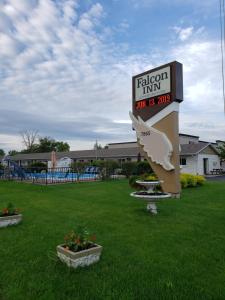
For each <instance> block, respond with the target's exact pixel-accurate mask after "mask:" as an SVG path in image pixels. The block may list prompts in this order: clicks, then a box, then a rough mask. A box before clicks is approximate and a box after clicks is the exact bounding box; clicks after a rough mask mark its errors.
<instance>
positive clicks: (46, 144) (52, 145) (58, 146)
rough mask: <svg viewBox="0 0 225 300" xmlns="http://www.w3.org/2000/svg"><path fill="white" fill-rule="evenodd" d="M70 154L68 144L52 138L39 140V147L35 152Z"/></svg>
mask: <svg viewBox="0 0 225 300" xmlns="http://www.w3.org/2000/svg"><path fill="white" fill-rule="evenodd" d="M53 150H54V151H56V152H68V151H70V146H69V144H68V143H65V142H62V141H56V140H55V139H53V138H51V137H47V136H46V137H42V138H39V145H38V147H37V149H36V151H35V152H51V151H53Z"/></svg>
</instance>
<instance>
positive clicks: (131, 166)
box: [122, 162, 137, 178]
mask: <svg viewBox="0 0 225 300" xmlns="http://www.w3.org/2000/svg"><path fill="white" fill-rule="evenodd" d="M136 165H137V163H135V162H124V163H123V164H122V173H123V174H124V175H126V177H127V178H128V177H130V176H131V175H134V174H135V169H136Z"/></svg>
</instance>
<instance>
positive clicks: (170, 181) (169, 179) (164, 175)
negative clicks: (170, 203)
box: [139, 111, 181, 197]
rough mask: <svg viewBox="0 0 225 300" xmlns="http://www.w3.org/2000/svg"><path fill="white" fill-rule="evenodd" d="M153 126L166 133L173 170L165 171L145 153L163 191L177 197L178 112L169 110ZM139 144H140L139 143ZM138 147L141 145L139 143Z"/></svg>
mask: <svg viewBox="0 0 225 300" xmlns="http://www.w3.org/2000/svg"><path fill="white" fill-rule="evenodd" d="M153 128H156V129H158V130H160V131H162V132H164V133H165V134H166V136H167V137H168V139H169V140H170V142H171V144H172V145H173V152H172V155H171V159H170V162H171V163H172V164H173V166H174V170H170V171H167V170H165V169H164V168H163V167H162V166H161V165H159V164H156V163H154V162H152V160H151V158H149V157H148V156H147V155H146V158H147V160H148V161H149V163H150V165H151V167H152V169H153V171H154V173H155V174H156V175H157V176H158V178H159V179H160V180H162V181H163V183H162V184H161V186H162V189H163V191H164V192H167V193H171V194H173V195H174V197H179V195H180V191H181V187H180V155H179V134H178V132H179V129H178V112H177V111H174V112H171V113H170V114H169V115H167V116H166V117H164V118H163V119H161V120H160V121H158V122H157V123H156V124H155V125H153ZM139 145H140V144H139ZM140 147H142V146H141V145H140Z"/></svg>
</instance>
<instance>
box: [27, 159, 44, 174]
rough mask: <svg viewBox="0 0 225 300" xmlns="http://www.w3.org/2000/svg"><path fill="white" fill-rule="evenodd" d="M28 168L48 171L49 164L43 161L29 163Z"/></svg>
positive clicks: (36, 170)
mask: <svg viewBox="0 0 225 300" xmlns="http://www.w3.org/2000/svg"><path fill="white" fill-rule="evenodd" d="M28 168H30V169H31V170H32V171H35V172H41V171H43V170H44V171H47V165H46V164H45V163H43V162H41V161H37V162H34V163H31V164H29V166H28Z"/></svg>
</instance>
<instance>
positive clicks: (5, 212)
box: [0, 203, 19, 217]
mask: <svg viewBox="0 0 225 300" xmlns="http://www.w3.org/2000/svg"><path fill="white" fill-rule="evenodd" d="M18 213H19V209H18V208H15V206H14V205H13V204H12V203H9V204H8V205H7V206H6V207H4V208H3V209H2V210H1V211H0V217H6V216H13V215H18Z"/></svg>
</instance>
